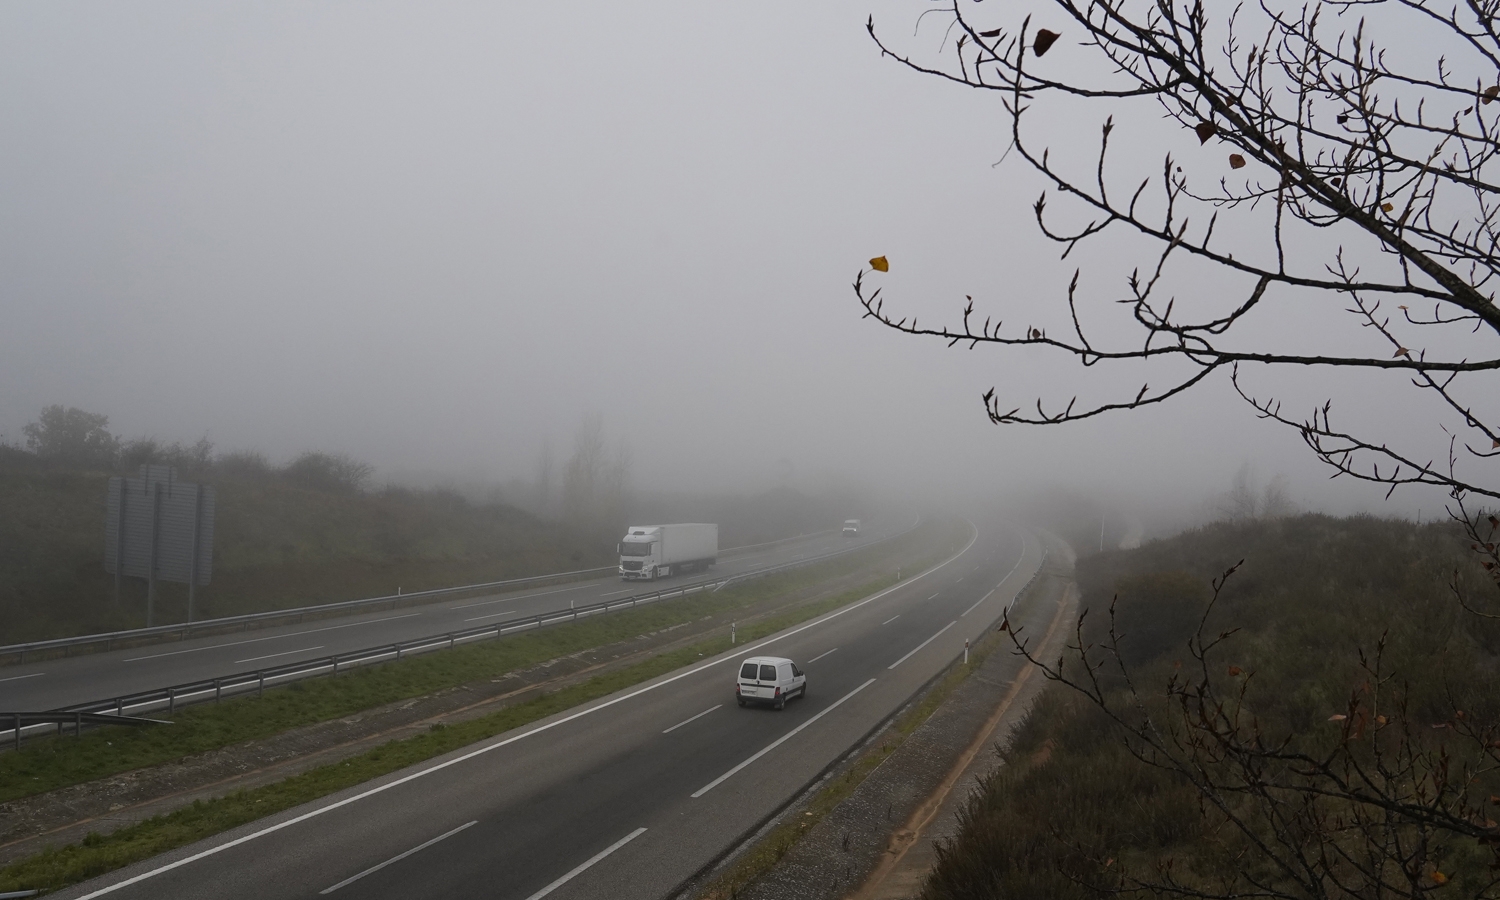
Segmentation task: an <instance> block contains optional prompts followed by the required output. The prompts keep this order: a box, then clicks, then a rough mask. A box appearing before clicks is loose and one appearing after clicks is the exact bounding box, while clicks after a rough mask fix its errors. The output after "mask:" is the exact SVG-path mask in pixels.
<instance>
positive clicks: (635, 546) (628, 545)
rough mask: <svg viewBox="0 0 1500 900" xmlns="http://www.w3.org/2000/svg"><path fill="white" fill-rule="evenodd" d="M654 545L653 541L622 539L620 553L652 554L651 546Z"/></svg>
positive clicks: (634, 554) (631, 554)
mask: <svg viewBox="0 0 1500 900" xmlns="http://www.w3.org/2000/svg"><path fill="white" fill-rule="evenodd" d="M652 546H653V543H652V542H651V541H621V542H620V555H621V556H650V555H651V547H652Z"/></svg>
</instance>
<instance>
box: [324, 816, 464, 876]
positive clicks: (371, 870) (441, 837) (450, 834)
mask: <svg viewBox="0 0 1500 900" xmlns="http://www.w3.org/2000/svg"><path fill="white" fill-rule="evenodd" d="M478 824H479V822H478V821H477V820H476V821H473V822H470V823H468V824H467V825H460V826H458V827H457V828H455V829H453V830H452V831H450V832H447V833H446V834H440V835H438V836H437V837H435V838H433V839H432V840H430V841H428V842H427V843H425V844H418V845H417V846H415V847H413V848H411V849H410V850H408V851H406V852H405V853H399V854H397V855H395V856H393V857H391V858H390V859H388V860H386V861H385V862H383V863H381V864H380V865H378V866H371V867H370V868H368V869H365V870H364V871H363V872H360V873H359V874H358V875H355V876H354V877H352V878H345V879H344V880H343V881H340V882H339V883H338V884H336V885H334V886H333V887H331V888H324V889H323V890H321V891H318V893H320V894H331V893H333V892H334V891H336V890H338V889H339V888H341V887H344V886H345V885H350V884H353V883H354V882H356V881H358V880H360V879H361V878H363V877H365V876H366V875H373V874H375V873H376V872H379V871H380V870H381V869H384V868H385V867H386V866H388V865H390V864H391V863H395V862H400V861H401V860H403V859H406V858H407V857H408V856H411V855H412V854H413V853H416V852H417V851H418V850H426V849H427V848H428V847H431V846H432V845H433V844H436V843H437V842H438V841H442V840H446V839H448V838H451V837H453V836H454V835H455V834H458V833H459V832H460V831H463V830H464V829H465V828H468V827H469V826H470V825H478Z"/></svg>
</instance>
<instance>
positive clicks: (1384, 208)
mask: <svg viewBox="0 0 1500 900" xmlns="http://www.w3.org/2000/svg"><path fill="white" fill-rule="evenodd" d="M1395 208H1396V207H1394V206H1392V205H1390V204H1389V203H1382V204H1380V209H1381V210H1382V211H1383V212H1390V211H1391V210H1393V209H1395Z"/></svg>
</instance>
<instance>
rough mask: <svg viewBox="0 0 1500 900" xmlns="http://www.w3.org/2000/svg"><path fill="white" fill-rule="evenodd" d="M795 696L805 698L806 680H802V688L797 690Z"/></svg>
mask: <svg viewBox="0 0 1500 900" xmlns="http://www.w3.org/2000/svg"><path fill="white" fill-rule="evenodd" d="M797 696H798V697H801V698H802V699H803V700H806V699H807V682H805V681H804V682H802V690H800V691H798V692H797Z"/></svg>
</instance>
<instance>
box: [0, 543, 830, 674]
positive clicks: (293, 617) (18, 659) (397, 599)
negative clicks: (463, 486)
mask: <svg viewBox="0 0 1500 900" xmlns="http://www.w3.org/2000/svg"><path fill="white" fill-rule="evenodd" d="M830 531H831V529H830ZM824 533H826V532H823V531H815V532H811V533H809V534H799V535H793V536H792V537H785V538H778V539H777V540H774V541H765V542H762V543H759V544H746V545H743V546H740V547H729V548H726V549H725V550H724V551H723V554H728V553H738V552H742V551H745V550H754V549H757V548H760V547H769V546H772V545H773V544H782V543H786V542H787V541H795V540H803V539H806V538H810V537H816V536H817V535H820V534H824ZM721 555H722V554H721ZM618 568H619V567H618V565H613V566H600V567H598V568H593V569H578V570H576V571H573V572H554V573H551V574H549V575H531V576H528V577H526V578H510V579H506V580H504V581H487V582H482V583H479V584H464V585H458V586H456V587H446V588H433V589H432V590H426V591H411V592H409V593H397V594H387V595H385V596H382V597H365V598H362V599H359V600H341V601H338V602H335V603H320V604H317V605H315V606H299V607H294V608H292V609H272V610H266V611H264V612H257V613H245V614H244V615H238V616H223V617H220V618H217V619H202V620H200V621H197V622H180V623H177V624H174V625H157V626H155V627H152V628H132V629H129V630H126V631H110V632H105V633H101V634H84V635H78V636H77V637H67V638H53V639H51V640H46V641H30V642H27V643H22V644H7V645H3V646H0V665H4V664H5V663H6V662H9V663H12V664H19V663H23V662H25V661H26V654H27V653H38V652H44V651H49V650H50V651H56V650H62V651H63V655H64V656H71V655H72V650H73V648H75V647H84V646H88V645H98V644H102V645H103V647H102V649H103V650H104V651H106V652H108V651H109V650H113V649H114V647H115V644H116V643H117V642H118V643H120V644H122V645H123V644H127V643H130V644H133V643H135V642H139V641H149V640H150V639H152V638H167V637H171V636H174V635H175V636H176V637H177V639H178V640H187V639H188V638H189V637H190V636H191V635H192V634H193V633H194V632H214V631H224V630H232V629H234V628H235V626H239V627H241V628H248V627H250V626H251V625H253V624H264V623H266V622H270V621H275V620H278V619H284V620H287V621H289V622H301V621H303V620H304V619H306V618H307V617H308V616H327V615H335V614H338V613H349V612H354V611H358V610H365V609H377V608H379V607H381V606H382V605H388V606H387V608H390V609H394V608H396V607H397V606H399V605H401V604H404V603H410V602H419V601H425V600H432V599H436V598H438V597H445V596H449V595H451V594H462V593H469V592H472V591H485V590H493V589H496V588H503V587H523V586H525V585H530V584H541V583H543V582H547V581H555V580H559V579H565V578H576V577H578V576H582V575H603V574H606V573H609V572H615V571H617V570H618Z"/></svg>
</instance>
